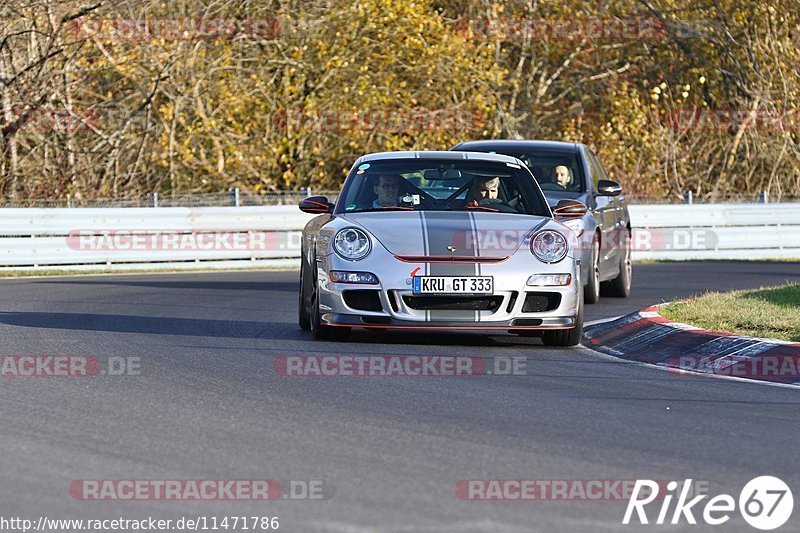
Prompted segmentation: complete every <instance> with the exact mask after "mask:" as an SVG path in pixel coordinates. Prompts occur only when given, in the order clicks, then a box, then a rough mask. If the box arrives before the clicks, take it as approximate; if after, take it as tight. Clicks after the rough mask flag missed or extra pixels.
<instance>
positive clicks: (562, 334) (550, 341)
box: [542, 302, 583, 346]
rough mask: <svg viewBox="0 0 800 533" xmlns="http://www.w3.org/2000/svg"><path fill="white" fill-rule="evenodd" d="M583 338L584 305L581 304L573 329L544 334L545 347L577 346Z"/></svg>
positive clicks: (548, 331)
mask: <svg viewBox="0 0 800 533" xmlns="http://www.w3.org/2000/svg"><path fill="white" fill-rule="evenodd" d="M581 338H583V303H582V302H579V306H578V316H577V317H575V327H574V328H572V329H554V330H546V331H544V332H543V334H542V343H543V344H544V345H545V346H577V345H578V344H580V342H581Z"/></svg>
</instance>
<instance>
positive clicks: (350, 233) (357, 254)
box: [333, 228, 372, 261]
mask: <svg viewBox="0 0 800 533" xmlns="http://www.w3.org/2000/svg"><path fill="white" fill-rule="evenodd" d="M333 249H334V250H335V251H336V253H337V254H339V255H340V256H342V257H343V258H345V259H348V260H350V261H358V260H359V259H364V258H365V257H367V256H368V255H369V252H370V251H371V250H372V244H371V243H370V240H369V237H368V236H367V234H366V233H364V232H363V231H362V230H360V229H358V228H344V229H340V230H339V231H338V232H336V236H335V237H334V238H333Z"/></svg>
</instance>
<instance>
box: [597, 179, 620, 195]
mask: <svg viewBox="0 0 800 533" xmlns="http://www.w3.org/2000/svg"><path fill="white" fill-rule="evenodd" d="M597 194H599V195H600V196H619V195H620V194H622V185H620V184H619V183H617V182H616V181H611V180H598V182H597Z"/></svg>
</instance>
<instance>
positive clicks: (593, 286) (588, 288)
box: [583, 236, 600, 304]
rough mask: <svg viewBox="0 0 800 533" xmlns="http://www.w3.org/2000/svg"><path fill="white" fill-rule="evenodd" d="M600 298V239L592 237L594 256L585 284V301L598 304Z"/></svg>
mask: <svg viewBox="0 0 800 533" xmlns="http://www.w3.org/2000/svg"><path fill="white" fill-rule="evenodd" d="M599 300H600V241H599V240H598V239H597V236H595V237H594V238H592V258H591V263H590V264H589V279H588V280H587V281H586V285H584V286H583V301H584V302H585V303H587V304H596V303H597V302H598V301H599Z"/></svg>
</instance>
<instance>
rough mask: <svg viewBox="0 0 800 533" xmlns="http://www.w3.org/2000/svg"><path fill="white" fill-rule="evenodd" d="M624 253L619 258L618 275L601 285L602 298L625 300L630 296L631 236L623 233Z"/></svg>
mask: <svg viewBox="0 0 800 533" xmlns="http://www.w3.org/2000/svg"><path fill="white" fill-rule="evenodd" d="M624 246H625V251H624V252H623V253H622V256H621V257H620V258H619V275H618V276H617V277H616V278H614V279H612V280H609V281H607V282H605V283H603V285H602V289H603V296H612V297H614V298H627V297H628V296H630V294H631V279H632V278H633V265H631V234H630V231H629V230H626V231H625V244H624Z"/></svg>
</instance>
